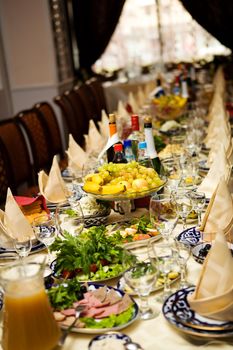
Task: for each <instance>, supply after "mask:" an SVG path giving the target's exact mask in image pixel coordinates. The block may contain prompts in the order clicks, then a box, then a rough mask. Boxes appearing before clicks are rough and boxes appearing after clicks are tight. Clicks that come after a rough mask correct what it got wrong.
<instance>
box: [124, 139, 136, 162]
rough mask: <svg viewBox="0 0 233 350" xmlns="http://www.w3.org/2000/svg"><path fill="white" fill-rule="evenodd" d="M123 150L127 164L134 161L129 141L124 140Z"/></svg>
mask: <svg viewBox="0 0 233 350" xmlns="http://www.w3.org/2000/svg"><path fill="white" fill-rule="evenodd" d="M124 150H125V158H126V160H127V162H128V163H130V162H132V161H133V160H135V157H134V154H133V150H132V141H131V140H124Z"/></svg>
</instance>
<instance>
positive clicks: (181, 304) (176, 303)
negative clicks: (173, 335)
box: [162, 287, 233, 338]
mask: <svg viewBox="0 0 233 350" xmlns="http://www.w3.org/2000/svg"><path fill="white" fill-rule="evenodd" d="M194 289H195V288H194V287H189V288H185V289H181V290H179V291H177V292H175V293H174V294H172V295H170V296H169V297H168V298H167V300H166V301H165V303H164V304H163V308H162V312H163V315H164V317H165V319H166V320H167V321H168V322H169V323H170V324H171V325H172V326H173V327H175V328H176V329H178V330H180V331H181V332H183V333H186V334H189V335H194V336H198V337H207V338H223V337H231V336H233V322H228V321H218V320H213V319H209V318H207V317H204V316H201V315H199V314H198V313H196V312H195V311H194V310H192V309H191V308H190V306H189V303H188V301H187V297H188V295H189V294H191V293H193V291H194Z"/></svg>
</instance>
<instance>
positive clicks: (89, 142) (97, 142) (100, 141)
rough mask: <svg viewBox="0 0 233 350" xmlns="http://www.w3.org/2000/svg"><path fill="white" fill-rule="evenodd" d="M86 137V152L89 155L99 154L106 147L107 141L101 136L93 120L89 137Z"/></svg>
mask: <svg viewBox="0 0 233 350" xmlns="http://www.w3.org/2000/svg"><path fill="white" fill-rule="evenodd" d="M84 137H85V151H86V152H87V153H88V154H98V153H99V152H100V151H101V149H102V148H103V146H104V143H105V139H104V138H103V137H102V136H101V135H100V133H99V131H98V129H97V127H96V125H95V123H94V121H93V120H90V121H89V129H88V135H84Z"/></svg>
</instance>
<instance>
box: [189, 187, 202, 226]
mask: <svg viewBox="0 0 233 350" xmlns="http://www.w3.org/2000/svg"><path fill="white" fill-rule="evenodd" d="M190 197H191V198H192V201H193V209H194V210H195V211H196V212H197V215H198V226H200V225H201V214H202V211H203V209H204V207H205V203H206V196H205V193H204V192H194V191H192V192H190Z"/></svg>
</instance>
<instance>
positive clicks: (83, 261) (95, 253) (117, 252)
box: [51, 225, 124, 280]
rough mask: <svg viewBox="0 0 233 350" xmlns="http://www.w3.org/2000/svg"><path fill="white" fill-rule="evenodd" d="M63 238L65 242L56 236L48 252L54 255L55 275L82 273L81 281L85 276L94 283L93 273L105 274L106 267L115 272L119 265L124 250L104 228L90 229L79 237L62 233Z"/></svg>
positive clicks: (95, 227)
mask: <svg viewBox="0 0 233 350" xmlns="http://www.w3.org/2000/svg"><path fill="white" fill-rule="evenodd" d="M63 236H64V238H65V239H64V238H60V237H57V238H56V239H55V242H54V243H53V244H52V245H51V251H56V254H57V259H56V273H58V274H59V273H63V272H64V271H71V272H74V273H75V274H77V273H79V274H83V275H84V277H83V280H84V279H85V278H86V276H87V277H88V279H92V280H94V278H93V277H94V276H93V273H96V272H97V271H103V272H105V271H104V270H105V269H106V267H105V266H109V267H112V266H113V267H114V270H116V269H117V270H118V269H119V266H121V263H122V255H123V250H124V249H123V247H122V246H120V245H117V243H118V238H117V237H112V236H108V235H106V228H105V226H103V225H102V226H98V227H97V226H93V227H91V228H90V229H89V230H87V231H85V232H83V233H81V234H80V235H78V236H72V235H70V234H69V233H68V232H64V234H63ZM117 265H119V266H117ZM104 268H105V269H104ZM109 270H110V269H109ZM122 270H123V269H122V266H121V272H122ZM110 275H111V271H106V275H105V277H111V276H110ZM69 277H70V276H69ZM90 277H92V278H90Z"/></svg>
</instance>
